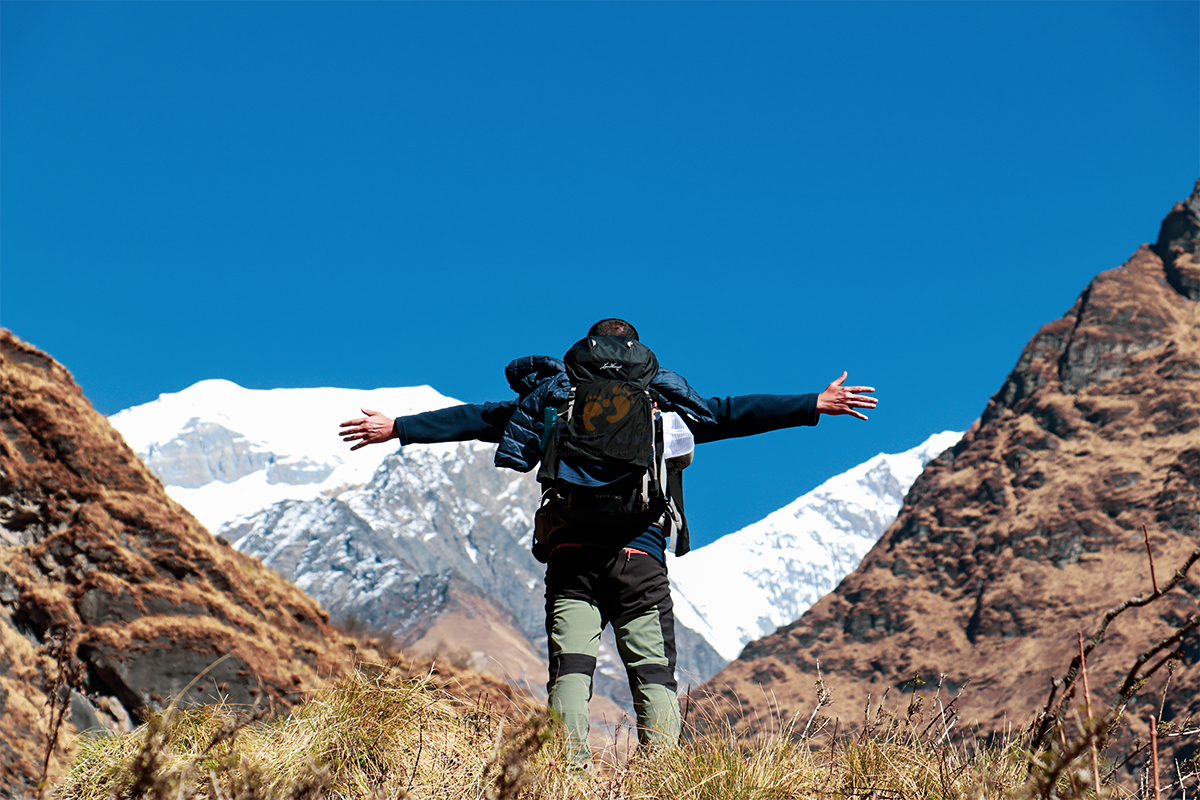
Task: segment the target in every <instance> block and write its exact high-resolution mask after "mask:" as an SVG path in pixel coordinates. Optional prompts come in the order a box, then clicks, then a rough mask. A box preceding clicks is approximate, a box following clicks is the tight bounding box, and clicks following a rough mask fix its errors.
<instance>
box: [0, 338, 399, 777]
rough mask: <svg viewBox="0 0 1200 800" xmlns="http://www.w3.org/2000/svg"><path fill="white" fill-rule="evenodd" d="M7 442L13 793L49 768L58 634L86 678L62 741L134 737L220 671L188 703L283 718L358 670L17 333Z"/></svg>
mask: <svg viewBox="0 0 1200 800" xmlns="http://www.w3.org/2000/svg"><path fill="white" fill-rule="evenodd" d="M0 434H2V435H0V796H10V797H11V796H16V795H17V793H18V792H27V791H28V790H29V789H30V787H31V786H32V785H33V783H34V782H35V781H36V780H37V778H38V777H39V776H40V774H41V769H42V760H43V758H44V754H45V752H46V742H47V727H48V722H49V716H48V704H47V696H48V694H49V693H50V692H52V691H53V681H54V677H55V676H56V675H57V674H58V667H57V665H56V662H55V660H54V659H52V658H50V656H49V650H50V645H51V644H52V643H53V641H54V640H55V639H56V638H58V639H61V640H62V641H64V642H65V643H66V645H65V650H66V655H67V656H68V658H67V660H66V662H65V663H66V665H67V667H68V668H70V667H71V666H72V665H74V670H73V672H74V674H75V677H74V678H73V679H72V680H71V681H70V682H69V683H70V687H71V688H69V689H68V688H64V689H63V690H62V696H64V697H69V699H70V710H69V712H68V715H67V722H66V724H65V725H64V727H63V729H62V733H63V736H62V742H63V743H68V742H69V741H70V740H71V738H72V736H73V734H74V732H75V731H76V730H78V729H87V728H95V729H97V730H100V729H104V728H108V729H122V728H124V729H128V727H129V726H130V725H131V724H136V723H137V722H139V721H140V720H142V719H143V718H144V716H145V715H146V714H147V713H148V712H150V711H151V710H153V709H159V708H162V707H163V705H164V703H166V702H168V701H169V699H170V698H173V697H176V696H178V695H179V694H180V693H181V692H183V690H184V689H185V688H186V687H187V686H188V684H189V683H190V682H191V681H192V680H193V678H195V677H196V676H197V675H198V674H199V673H201V672H202V671H204V670H205V669H206V668H209V667H212V668H211V670H210V671H209V672H208V674H207V675H205V676H204V677H203V678H201V679H200V680H199V681H198V682H197V683H196V684H195V685H194V686H192V688H191V689H190V690H189V691H188V693H187V695H186V696H185V697H184V698H183V701H184V702H185V703H190V702H211V701H213V700H214V699H216V698H218V697H224V698H227V699H228V700H229V701H230V702H233V703H245V704H253V703H262V704H263V705H267V706H273V707H274V708H276V709H279V710H282V709H286V708H287V707H289V706H290V705H291V704H292V703H293V702H295V701H296V700H298V699H300V693H301V692H304V691H306V690H309V689H313V688H315V687H317V686H319V685H322V681H323V680H325V679H328V678H329V677H331V676H333V675H334V674H336V673H338V672H340V671H341V670H343V669H344V668H345V667H346V666H347V665H349V664H351V663H352V662H353V660H354V657H355V652H354V649H353V648H354V645H353V643H352V642H351V641H350V640H349V639H347V638H346V637H345V636H344V635H338V634H337V632H336V631H335V630H334V629H333V628H331V627H330V625H329V620H328V615H327V614H326V613H325V612H324V611H322V609H321V608H320V607H319V606H318V605H317V603H316V602H315V601H313V600H311V599H309V598H308V597H307V596H305V595H304V594H303V593H302V592H301V591H300V590H298V589H296V588H295V587H294V586H292V585H291V584H289V583H287V582H286V581H284V580H283V579H282V578H281V577H279V575H278V574H276V573H275V572H273V571H272V570H269V569H267V568H265V567H263V566H262V565H261V564H260V563H258V562H257V561H255V560H253V559H251V558H248V557H246V556H243V555H241V554H239V553H237V552H234V551H233V550H231V549H230V548H229V547H227V546H224V545H223V544H221V543H220V542H218V541H217V540H215V539H213V538H212V536H210V535H209V533H208V532H207V531H206V530H205V529H204V528H203V527H201V526H200V524H199V523H197V522H196V521H195V520H194V519H193V518H192V516H191V515H190V514H188V513H187V512H186V511H184V510H183V509H182V508H181V507H180V506H179V505H177V504H176V503H174V502H173V501H172V500H170V499H169V498H168V497H167V495H166V493H165V492H164V491H163V488H162V484H161V483H160V482H159V480H158V479H157V478H155V477H154V476H153V475H152V474H151V473H150V472H149V471H148V470H147V468H146V467H145V466H144V465H143V464H142V462H141V461H140V460H139V459H138V458H137V456H135V455H134V454H133V452H132V451H130V449H129V448H128V447H127V446H126V445H125V443H124V441H123V440H122V439H121V436H120V435H119V434H118V433H116V432H115V431H114V430H113V429H112V428H111V427H110V426H109V424H108V422H107V420H106V419H105V418H104V417H103V416H101V415H100V414H98V413H97V412H96V411H95V410H93V408H92V407H91V404H90V403H89V402H88V401H87V399H86V398H85V397H84V396H83V394H82V392H81V391H80V388H79V387H78V386H77V385H76V384H75V382H74V380H72V378H71V375H70V374H69V373H68V372H67V370H66V369H65V368H64V367H63V366H62V365H61V364H59V363H57V362H56V361H54V360H53V359H52V358H50V357H49V356H48V355H46V354H45V353H42V352H40V351H38V350H37V349H35V348H33V347H31V346H30V345H28V344H26V343H24V342H22V341H20V340H19V339H17V338H16V337H15V336H13V335H12V334H11V333H10V332H8V331H4V330H0ZM376 655H377V654H376ZM222 657H224V660H223V661H218V660H219V659H221V658H222ZM214 664H215V666H213V665H214ZM61 757H62V752H59V753H56V756H55V759H54V760H53V762H52V765H51V772H52V774H53V772H54V771H55V770H56V769H59V768H61V766H62V761H61Z"/></svg>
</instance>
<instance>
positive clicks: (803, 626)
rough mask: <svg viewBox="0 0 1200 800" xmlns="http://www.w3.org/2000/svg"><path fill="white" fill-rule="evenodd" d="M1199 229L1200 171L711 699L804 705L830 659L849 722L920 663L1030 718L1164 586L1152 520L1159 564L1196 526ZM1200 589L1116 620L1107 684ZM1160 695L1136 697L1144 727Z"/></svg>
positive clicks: (736, 717)
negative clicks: (820, 594) (870, 537)
mask: <svg viewBox="0 0 1200 800" xmlns="http://www.w3.org/2000/svg"><path fill="white" fill-rule="evenodd" d="M1198 238H1200V183H1198V184H1197V189H1196V191H1195V192H1194V193H1193V194H1192V195H1191V197H1190V198H1189V199H1188V200H1187V201H1186V202H1185V203H1180V204H1177V205H1176V206H1175V208H1174V209H1172V211H1171V212H1170V214H1169V215H1168V217H1167V219H1166V221H1165V222H1164V224H1163V226H1162V231H1161V233H1160V236H1159V239H1158V242H1157V243H1156V244H1155V245H1153V246H1149V245H1144V246H1142V247H1140V248H1138V249H1137V251H1136V252H1135V253H1134V254H1133V256H1132V257H1131V258H1130V259H1129V260H1128V261H1127V262H1126V263H1125V264H1123V265H1122V266H1120V267H1118V268H1116V269H1112V270H1108V271H1106V272H1102V273H1100V274H1099V275H1097V276H1096V278H1095V279H1094V280H1093V281H1092V282H1091V283H1090V284H1089V285H1088V287H1087V288H1086V289H1085V290H1084V291H1083V293H1082V294H1081V295H1080V297H1079V299H1078V300H1077V301H1076V303H1075V304H1074V306H1073V307H1072V308H1071V309H1070V310H1069V311H1068V312H1067V313H1066V315H1065V316H1063V317H1062V318H1061V319H1059V320H1056V321H1053V322H1050V323H1048V324H1046V325H1044V326H1043V327H1042V329H1041V330H1040V331H1039V332H1038V333H1037V334H1036V335H1035V336H1034V337H1033V339H1032V340H1031V341H1030V342H1029V344H1028V345H1027V346H1026V348H1025V349H1024V352H1023V353H1022V354H1021V356H1020V358H1019V360H1018V361H1017V364H1016V366H1015V368H1014V369H1013V371H1012V372H1011V374H1010V375H1009V376H1008V378H1007V379H1006V380H1005V381H1004V383H1003V385H1002V386H1001V387H1000V389H999V391H997V393H996V394H995V396H993V397H992V399H991V400H990V401H989V402H988V404H987V407H986V408H985V409H984V411H983V415H982V417H981V419H980V421H979V422H978V423H976V425H975V426H974V427H972V429H971V430H970V431H968V432H967V434H966V435H965V436H964V437H963V439H962V441H961V442H959V443H958V444H957V445H956V446H955V447H954V448H953V449H952V450H950V451H947V452H946V453H944V454H943V455H942V456H940V457H938V458H936V459H934V460H933V461H931V462H930V463H929V465H928V466H927V467H926V468H925V470H924V471H923V472H922V474H921V476H920V477H919V478H918V479H917V481H916V482H915V483H914V485H913V487H912V489H911V490H910V491H909V493H908V495H907V497H906V498H905V501H904V507H903V509H902V510H901V512H900V514H899V517H898V518H897V520H896V522H895V523H894V524H893V525H892V526H891V527H890V528H889V529H888V531H887V532H886V534H885V535H884V536H883V537H882V538H881V539H880V540H879V542H878V543H877V544H876V545H875V547H874V548H872V550H871V551H870V553H869V554H868V555H867V557H866V558H865V559H864V561H863V562H862V564H861V565H860V566H859V567H858V569H856V570H855V571H854V572H853V573H852V574H851V575H849V576H848V577H847V578H846V579H845V580H844V581H843V582H842V583H841V585H839V586H838V587H837V588H836V589H835V590H834V591H833V592H832V593H831V594H829V595H827V596H826V597H824V598H823V599H821V600H820V601H818V602H817V603H816V604H815V605H814V606H813V607H812V608H811V609H810V610H809V611H808V612H807V613H805V614H804V616H803V617H801V618H800V619H799V620H798V621H796V622H794V623H792V624H789V625H786V626H783V627H781V628H780V629H779V630H777V631H776V632H775V633H773V634H771V635H769V636H766V637H764V638H763V639H761V640H758V641H756V642H753V643H752V644H750V645H749V646H747V647H746V649H745V651H744V652H743V653H742V655H741V656H740V657H739V658H738V660H736V661H735V662H733V663H732V664H730V665H729V666H728V667H727V668H726V669H725V670H723V671H722V672H721V673H720V674H718V675H717V676H716V677H715V678H713V680H712V681H711V682H710V684H709V686H708V687H706V696H707V700H706V701H705V702H707V703H709V704H710V708H709V711H710V712H712V713H714V714H716V715H717V716H718V717H724V718H728V719H729V720H731V721H732V722H733V724H735V725H736V726H738V727H740V728H742V729H747V728H749V729H753V728H756V727H759V726H764V725H768V724H770V719H771V717H772V716H773V714H776V713H778V714H782V715H785V716H786V715H788V714H791V713H794V712H798V711H800V710H801V709H805V713H807V709H810V708H811V707H812V704H813V701H814V699H815V695H814V690H813V688H812V687H813V683H814V681H815V679H816V678H817V663H818V660H819V662H820V670H821V675H822V676H823V678H824V682H825V683H824V685H825V686H826V687H827V688H829V689H831V690H832V692H833V697H834V698H835V702H836V704H837V706H836V711H835V713H836V714H837V715H838V716H840V717H841V718H842V720H843V724H853V723H854V722H855V721H856V720H857V719H858V717H857V716H856V712H857V713H858V714H861V709H862V708H863V707H864V703H865V702H866V699H867V698H868V697H875V698H876V699H877V698H879V696H880V695H881V694H882V693H883V692H884V691H885V690H886V689H888V688H893V689H896V688H898V689H900V690H901V691H904V690H908V691H911V690H912V688H913V683H912V680H913V678H914V675H919V676H921V677H922V678H923V679H924V680H926V681H932V682H936V681H938V679H939V676H945V681H946V682H947V684H948V685H949V686H950V688H951V690H952V691H953V690H954V689H956V688H958V687H962V686H964V685H966V684H967V683H968V682H969V684H970V685H969V688H968V689H967V692H966V694H965V695H964V697H963V698H962V700H960V701H959V706H958V707H959V709H960V710H961V711H962V713H963V715H964V718H965V719H966V720H967V721H968V722H971V723H977V724H978V725H979V726H980V730H981V732H983V733H988V732H998V731H1001V730H1003V729H1004V727H1005V725H1009V726H1011V725H1017V726H1020V725H1022V724H1024V723H1026V722H1027V721H1029V720H1030V719H1031V718H1032V715H1033V712H1034V710H1035V708H1036V707H1038V706H1039V705H1040V704H1041V703H1042V702H1043V701H1044V700H1045V697H1046V691H1047V690H1048V688H1049V685H1050V681H1051V679H1052V678H1053V677H1055V676H1057V675H1061V674H1062V673H1063V671H1064V670H1065V669H1066V665H1067V664H1068V663H1069V661H1070V659H1071V657H1072V655H1073V654H1074V652H1075V648H1076V647H1077V644H1076V632H1077V631H1084V632H1086V633H1088V634H1089V635H1090V633H1091V632H1092V631H1093V630H1095V628H1096V626H1097V623H1098V621H1099V619H1100V617H1101V616H1102V615H1103V613H1104V612H1105V611H1106V610H1108V609H1109V608H1111V607H1113V606H1114V605H1116V604H1117V603H1118V602H1120V601H1122V600H1125V599H1127V598H1130V597H1134V596H1138V595H1145V594H1148V593H1149V592H1150V591H1151V574H1150V568H1149V561H1148V558H1147V553H1146V546H1145V543H1144V542H1143V533H1142V525H1146V526H1147V529H1148V531H1149V534H1150V547H1151V549H1152V552H1153V554H1154V561H1155V564H1156V565H1157V568H1158V575H1159V578H1158V580H1159V581H1160V582H1162V581H1163V578H1162V576H1163V575H1164V574H1167V573H1170V572H1171V571H1173V570H1174V569H1175V568H1177V567H1178V566H1179V565H1181V564H1183V563H1184V561H1185V558H1186V557H1187V556H1188V555H1189V554H1190V553H1192V552H1193V551H1194V550H1195V549H1196V548H1197V544H1198V543H1200V431H1198V429H1200V302H1198V301H1200V290H1198V288H1197V282H1196V275H1197V274H1198V273H1197V263H1198V261H1200V259H1198V257H1197V241H1198ZM1198 600H1200V575H1196V574H1191V575H1190V576H1189V577H1188V578H1187V580H1186V581H1185V582H1184V583H1183V584H1182V586H1181V587H1180V588H1178V589H1177V590H1176V591H1175V592H1173V593H1172V594H1171V595H1168V596H1165V597H1163V598H1162V599H1161V600H1160V601H1157V602H1156V605H1155V606H1154V608H1153V610H1150V609H1146V610H1145V612H1146V613H1135V614H1127V615H1124V616H1122V617H1121V618H1119V619H1118V620H1117V621H1116V622H1114V624H1113V625H1112V627H1111V628H1110V630H1109V632H1108V637H1107V640H1106V643H1105V645H1104V646H1103V647H1102V648H1098V649H1097V650H1096V651H1095V652H1094V653H1093V655H1092V657H1091V658H1090V659H1089V670H1090V672H1091V673H1092V692H1093V695H1094V696H1103V695H1104V694H1105V692H1107V693H1108V695H1109V699H1111V695H1112V692H1113V691H1114V688H1115V684H1116V683H1117V682H1119V680H1120V679H1122V678H1123V677H1124V675H1125V673H1126V672H1127V670H1128V669H1129V668H1130V666H1131V663H1132V659H1133V657H1134V656H1136V655H1137V654H1138V653H1139V652H1142V651H1143V650H1144V649H1146V648H1147V647H1148V646H1149V645H1150V644H1151V643H1152V642H1155V641H1158V640H1160V639H1161V638H1163V637H1164V636H1166V635H1167V634H1168V633H1169V632H1170V631H1172V630H1174V629H1175V628H1177V627H1178V626H1179V625H1180V624H1182V622H1183V621H1184V620H1187V619H1188V618H1189V616H1190V615H1193V614H1196V613H1197V601H1198ZM1180 656H1181V658H1182V662H1181V664H1180V666H1179V667H1178V668H1177V669H1176V670H1175V674H1174V676H1173V678H1172V681H1173V682H1172V683H1171V684H1170V686H1169V687H1168V691H1167V693H1166V695H1165V706H1164V709H1163V711H1164V713H1163V716H1164V718H1165V719H1182V718H1183V717H1184V716H1186V715H1187V714H1188V713H1194V712H1196V711H1197V710H1198V709H1197V702H1198V698H1200V667H1198V665H1197V661H1198V660H1200V643H1198V641H1197V637H1196V636H1195V633H1194V632H1193V634H1192V635H1190V636H1189V637H1188V638H1186V639H1185V640H1184V641H1183V643H1182V645H1181V647H1180ZM1161 688H1162V686H1161V680H1158V681H1157V682H1156V683H1155V685H1154V687H1153V689H1152V690H1151V691H1152V692H1156V691H1158V690H1160V689H1161ZM1148 694H1149V693H1148ZM768 695H769V696H770V697H771V698H772V700H773V702H775V703H777V708H776V710H774V711H772V710H769V709H767V708H766V707H765V706H764V703H763V700H762V698H763V697H766V696H768ZM1157 703H1158V698H1157V696H1156V697H1154V698H1149V697H1147V698H1145V699H1141V698H1138V699H1136V700H1135V702H1133V703H1131V704H1130V706H1129V707H1128V708H1127V709H1126V716H1127V718H1128V719H1129V721H1130V724H1131V725H1132V726H1133V729H1134V731H1135V732H1140V733H1143V734H1144V732H1145V726H1146V715H1147V714H1149V713H1151V712H1154V713H1157ZM1151 705H1155V706H1156V707H1155V708H1154V709H1151V708H1150V706H1151ZM1189 747H1193V751H1194V745H1189ZM1180 753H1181V754H1182V755H1187V751H1186V748H1185V749H1184V750H1180V751H1178V752H1177V754H1180Z"/></svg>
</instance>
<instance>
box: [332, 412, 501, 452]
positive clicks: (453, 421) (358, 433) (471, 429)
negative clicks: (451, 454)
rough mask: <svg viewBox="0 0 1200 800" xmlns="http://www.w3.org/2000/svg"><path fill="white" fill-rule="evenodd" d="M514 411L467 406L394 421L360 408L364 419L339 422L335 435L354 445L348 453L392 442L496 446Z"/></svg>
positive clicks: (402, 443)
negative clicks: (478, 442)
mask: <svg viewBox="0 0 1200 800" xmlns="http://www.w3.org/2000/svg"><path fill="white" fill-rule="evenodd" d="M516 407H517V404H516V402H515V401H507V402H504V403H483V404H475V403H468V404H465V405H459V406H450V407H449V408H439V409H437V410H436V411H426V412H424V413H422V414H411V415H409V416H406V417H397V418H396V419H392V418H391V417H388V416H387V415H385V414H381V413H379V412H378V411H371V410H370V409H366V408H364V409H363V410H362V412H363V413H364V414H366V416H365V417H359V418H358V419H351V420H347V421H345V422H343V423H342V424H341V425H340V426H339V427H340V428H341V431H339V434H340V435H341V437H342V441H344V442H347V443H355V442H357V443H356V444H353V446H352V447H351V448H350V449H351V450H357V449H359V448H360V447H365V446H366V445H369V444H380V443H382V442H387V441H391V440H392V439H399V440H400V444H401V446H403V445H406V444H434V443H436V442H465V441H470V440H473V439H477V440H479V441H481V442H499V441H500V437H501V436H502V435H503V434H504V428H505V427H506V426H507V425H508V420H509V419H510V418H511V417H512V414H513V411H514V410H515V409H516Z"/></svg>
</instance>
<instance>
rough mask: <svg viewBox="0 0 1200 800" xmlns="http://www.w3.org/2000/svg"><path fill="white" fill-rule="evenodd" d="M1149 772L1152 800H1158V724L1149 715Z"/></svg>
mask: <svg viewBox="0 0 1200 800" xmlns="http://www.w3.org/2000/svg"><path fill="white" fill-rule="evenodd" d="M1150 772H1151V774H1152V775H1153V777H1154V800H1159V797H1160V795H1161V794H1162V786H1161V785H1160V784H1159V782H1158V723H1157V722H1155V720H1154V715H1153V714H1151V715H1150Z"/></svg>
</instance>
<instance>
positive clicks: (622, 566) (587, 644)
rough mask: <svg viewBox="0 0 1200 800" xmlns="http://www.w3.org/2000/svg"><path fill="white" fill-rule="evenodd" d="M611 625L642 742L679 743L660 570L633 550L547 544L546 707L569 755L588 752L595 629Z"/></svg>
mask: <svg viewBox="0 0 1200 800" xmlns="http://www.w3.org/2000/svg"><path fill="white" fill-rule="evenodd" d="M608 624H611V625H612V626H613V633H614V634H616V638H617V650H618V651H619V653H620V655H621V660H622V661H623V662H624V664H625V671H626V673H627V674H628V676H629V688H630V690H631V692H632V694H633V707H634V711H635V713H636V714H637V726H638V741H639V742H641V744H642V745H643V746H670V745H674V744H676V743H677V742H678V741H679V730H680V720H679V700H678V699H677V698H676V696H675V691H676V687H677V685H676V682H675V615H674V612H673V610H672V605H671V587H670V584H669V583H668V581H667V568H666V566H665V565H663V564H662V563H660V562H659V561H658V560H657V559H656V558H654V557H653V556H650V555H647V554H645V553H642V552H639V551H636V550H635V551H630V550H617V551H612V550H607V549H602V548H597V547H590V546H585V545H561V546H559V547H557V548H555V550H554V552H553V554H552V555H551V556H550V562H549V564H548V565H547V568H546V634H547V636H548V637H549V640H550V681H549V683H548V684H547V687H546V688H547V690H548V691H549V693H550V700H549V702H550V708H551V709H553V710H554V711H555V712H556V713H558V714H559V715H560V716H561V717H562V720H563V724H564V726H565V727H566V729H567V734H568V736H569V738H570V741H571V746H572V755H573V756H574V757H575V759H576V760H577V761H581V762H582V761H584V760H586V759H587V757H588V756H589V755H590V751H589V748H588V742H587V736H588V727H589V719H590V717H589V715H588V700H590V699H591V696H592V675H593V674H594V673H595V671H596V655H597V653H599V651H600V632H601V631H602V630H603V629H604V626H605V625H608Z"/></svg>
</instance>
